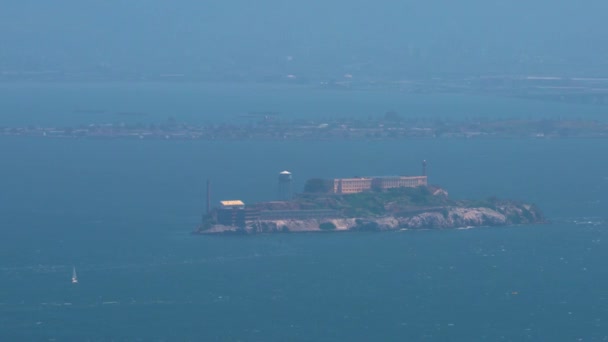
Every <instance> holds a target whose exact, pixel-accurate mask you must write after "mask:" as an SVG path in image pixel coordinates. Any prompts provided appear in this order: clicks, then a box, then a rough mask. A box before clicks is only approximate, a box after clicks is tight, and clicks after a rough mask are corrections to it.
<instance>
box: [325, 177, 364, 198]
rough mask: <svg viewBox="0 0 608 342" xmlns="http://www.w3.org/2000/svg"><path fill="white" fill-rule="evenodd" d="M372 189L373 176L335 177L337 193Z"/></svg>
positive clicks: (351, 192) (352, 192)
mask: <svg viewBox="0 0 608 342" xmlns="http://www.w3.org/2000/svg"><path fill="white" fill-rule="evenodd" d="M371 189H372V178H368V177H360V178H336V179H334V189H333V190H334V193H335V194H354V193H358V192H363V191H369V190H371Z"/></svg>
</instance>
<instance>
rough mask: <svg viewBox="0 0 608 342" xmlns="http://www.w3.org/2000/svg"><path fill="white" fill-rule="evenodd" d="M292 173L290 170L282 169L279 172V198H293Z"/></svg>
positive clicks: (282, 199)
mask: <svg viewBox="0 0 608 342" xmlns="http://www.w3.org/2000/svg"><path fill="white" fill-rule="evenodd" d="M292 180H293V178H292V175H291V172H289V171H281V172H280V173H279V194H278V195H279V200H280V201H288V200H290V199H291V197H292V194H291V188H292Z"/></svg>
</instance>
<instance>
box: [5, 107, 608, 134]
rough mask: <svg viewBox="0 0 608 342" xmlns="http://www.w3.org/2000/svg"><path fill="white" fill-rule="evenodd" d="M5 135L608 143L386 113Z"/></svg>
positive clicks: (561, 127) (498, 123) (25, 130)
mask: <svg viewBox="0 0 608 342" xmlns="http://www.w3.org/2000/svg"><path fill="white" fill-rule="evenodd" d="M0 135H1V136H26V137H46V138H109V139H144V140H145V139H165V140H402V139H409V138H607V137H608V123H606V122H602V121H597V120H559V119H558V120H549V119H539V120H522V119H494V120H493V119H479V120H446V119H403V118H401V117H400V116H399V115H398V114H396V113H392V112H389V113H386V114H385V115H384V116H383V117H382V119H335V120H328V121H318V120H315V121H312V120H298V119H294V120H291V121H289V120H279V119H278V118H277V117H276V116H260V117H259V118H257V120H255V121H248V120H243V121H242V122H236V123H234V122H230V123H215V124H201V125H194V124H186V123H179V122H176V121H175V120H174V119H169V120H167V121H165V122H161V123H150V124H141V123H138V124H129V123H107V124H103V123H96V124H88V125H79V126H76V127H41V126H34V125H29V126H27V127H1V126H0Z"/></svg>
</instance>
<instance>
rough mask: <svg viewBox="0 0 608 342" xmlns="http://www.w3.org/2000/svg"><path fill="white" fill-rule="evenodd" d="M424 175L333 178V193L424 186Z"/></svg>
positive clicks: (425, 179) (425, 183)
mask: <svg viewBox="0 0 608 342" xmlns="http://www.w3.org/2000/svg"><path fill="white" fill-rule="evenodd" d="M426 185H427V177H426V176H384V177H358V178H335V179H333V193H335V194H355V193H359V192H364V191H371V190H377V191H382V190H387V189H393V188H415V187H418V186H426Z"/></svg>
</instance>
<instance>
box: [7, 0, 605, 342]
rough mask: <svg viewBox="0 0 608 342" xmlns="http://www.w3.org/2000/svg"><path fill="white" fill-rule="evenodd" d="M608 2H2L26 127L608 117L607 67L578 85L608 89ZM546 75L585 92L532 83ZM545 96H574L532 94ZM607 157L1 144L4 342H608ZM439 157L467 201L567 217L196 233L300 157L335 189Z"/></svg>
mask: <svg viewBox="0 0 608 342" xmlns="http://www.w3.org/2000/svg"><path fill="white" fill-rule="evenodd" d="M607 10H608V3H607V2H606V1H600V0H589V1H584V2H573V1H565V0H551V1H549V0H535V1H510V2H495V1H494V2H493V1H486V0H484V1H482V0H466V1H458V2H450V3H447V2H445V3H437V2H428V1H427V2H422V1H415V0H405V1H402V0H399V1H397V0H394V1H393V0H386V1H383V2H381V3H377V2H369V1H338V0H336V1H320V0H311V1H305V2H284V1H271V0H269V1H257V2H251V1H245V0H235V1H202V2H201V1H194V0H184V1H179V2H166V1H160V0H146V1H137V0H133V1H115V0H108V1H103V2H98V3H93V2H82V1H75V0H57V1H52V2H51V1H48V2H40V1H31V0H23V1H18V2H17V1H15V2H12V3H10V4H9V3H6V4H3V6H2V9H1V10H0V127H23V126H28V125H34V126H44V127H65V126H72V127H77V126H79V125H88V124H103V123H121V122H122V123H144V124H148V123H154V124H158V123H159V122H163V121H165V120H167V119H169V118H172V119H174V120H176V121H177V122H179V123H191V124H206V123H222V122H223V123H225V122H231V123H236V122H240V120H245V119H244V118H243V114H247V113H250V112H266V111H271V112H276V113H278V117H279V118H281V119H287V120H289V119H294V118H297V119H308V120H314V121H315V122H316V123H322V122H324V121H328V120H331V119H335V118H342V117H349V118H360V119H367V118H369V117H372V118H377V117H380V116H382V115H384V113H386V112H387V111H396V112H398V113H399V114H400V115H401V116H402V117H404V118H408V119H411V118H416V119H421V120H435V119H442V120H464V119H470V120H491V119H513V118H519V119H532V120H536V119H538V120H542V119H567V120H579V119H580V120H600V121H605V120H606V108H608V107H606V106H602V105H592V104H580V103H582V102H585V101H587V103H604V104H605V103H608V97H606V96H605V94H606V89H605V88H606V84H605V81H601V82H599V83H597V82H595V81H593V82H591V83H586V84H585V87H583V88H584V89H583V90H580V89H579V88H577V86H578V85H579V84H574V86H573V84H571V83H569V82H570V81H572V78H579V79H580V78H605V77H606V71H605V70H606V60H607V59H606V57H607V56H608V55H607V54H608V50H607V47H608V45H607V44H605V37H606V35H605V33H606V29H605V16H606V15H605V13H606V12H607ZM528 76H540V77H549V79H550V80H553V79H554V78H557V79H559V80H560V81H559V82H563V83H565V86H564V84H562V83H559V82H558V84H557V86H558V87H557V88H555V86H556V84H554V83H551V82H553V81H550V82H548V84H545V83H542V82H541V83H539V84H536V83H535V84H533V85H534V87H531V88H526V87H521V88H518V87H519V86H521V84H518V83H517V82H514V83H510V82H511V81H512V80H514V79H517V80H522V79H523V80H526V79H527V77H528ZM485 79H491V80H499V81H498V82H497V83H496V84H492V85H493V86H495V88H492V92H490V91H488V92H485V91H487V89H484V88H483V87H481V88H479V87H478V85H479V84H475V83H474V81H476V80H485ZM504 80H507V81H506V82H505V83H501V82H502V81H504ZM344 82H346V83H347V84H348V86H346V87H344V86H343V85H344ZM408 82H420V84H423V85H424V87H422V88H421V89H419V88H416V87H410V88H408V85H411V84H414V83H408ZM472 82H473V83H472ZM594 82H595V83H594ZM602 82H603V83H602ZM446 84H449V85H450V87H446V88H444V86H445V85H446ZM482 84H484V83H482ZM351 85H352V87H351ZM526 85H529V84H526ZM537 85H539V86H538V87H536V86H537ZM501 87H506V89H507V91H506V92H501V91H503V90H504V89H503V88H501ZM509 87H512V88H509ZM560 87H562V88H560ZM532 88H533V90H538V89H542V91H548V93H549V94H550V95H552V96H553V95H555V94H557V95H558V96H553V98H554V99H558V100H563V101H564V102H557V101H553V102H551V101H541V100H534V101H533V100H526V99H520V98H516V97H521V96H522V95H529V94H527V93H526V91H529V90H530V89H532ZM497 89H498V90H499V91H498V90H497ZM547 89H549V90H547ZM556 89H558V90H556ZM564 89H566V90H564ZM439 91H441V93H440V92H439ZM561 91H565V92H567V91H570V93H568V94H570V95H572V94H574V95H575V96H574V97H573V98H574V101H572V102H576V101H577V100H581V99H582V100H581V101H578V102H579V104H575V103H566V102H565V101H566V100H568V101H570V100H572V99H573V98H567V99H566V98H565V97H564V98H562V97H561V95H560V92H561ZM554 92H555V93H554ZM579 92H580V93H579ZM490 93H491V94H492V95H482V94H490ZM589 93H591V94H592V96H591V97H584V96H583V97H581V98H577V97H576V96H578V95H580V94H583V95H588V94H589ZM535 94H536V93H535ZM542 94H544V95H546V94H547V93H542ZM542 94H541V95H542ZM499 95H501V96H499ZM538 98H543V97H542V96H540V97H537V99H538ZM246 120H250V119H246ZM607 150H608V140H605V139H573V138H563V139H529V138H525V139H410V140H407V139H405V140H400V141H319V142H310V141H307V142H298V141H280V142H278V141H263V142H262V141H221V140H219V141H165V140H146V139H143V140H111V139H107V140H95V139H51V138H48V139H46V138H36V137H23V136H22V137H19V136H0V156H1V158H2V167H0V189H1V190H0V340H1V341H86V340H89V341H606V340H608V332H607V331H608V330H607V329H606V322H605V320H606V313H607V312H608V295H607V294H606V288H608V272H607V271H606V267H605V260H607V258H608V248H606V246H605V245H606V242H607V241H608V234H607V232H608V217H607V216H606V213H607V212H608V210H607V209H608V207H607V205H608V195H607V193H608V171H607V170H608V159H607V158H606V157H605V154H606V151H607ZM423 159H425V160H427V161H428V173H429V181H430V183H431V184H437V185H440V186H443V187H445V188H446V189H447V190H448V191H449V193H450V196H451V197H453V198H478V199H483V198H485V197H489V196H497V197H500V198H510V199H519V200H523V201H527V202H532V203H535V204H536V205H538V206H539V207H540V208H541V209H542V210H543V211H544V213H545V215H546V216H547V218H548V219H549V220H550V221H551V222H550V224H546V225H535V226H512V227H493V228H490V227H483V228H476V229H453V230H408V231H399V232H387V233H374V234H372V233H343V234H342V233H335V234H334V233H329V234H325V233H321V234H273V235H257V236H246V237H243V236H240V237H235V236H191V235H190V232H191V231H192V230H193V229H194V228H195V227H196V226H197V224H198V223H199V222H200V217H201V214H202V210H203V208H204V207H205V202H204V196H203V192H204V185H205V181H206V180H207V179H210V180H211V182H212V199H213V201H214V203H216V202H217V201H219V200H223V199H241V200H243V201H245V203H250V202H256V201H266V200H273V199H276V197H277V184H276V181H277V175H278V173H279V172H280V171H282V170H285V169H287V170H289V171H291V172H292V173H293V175H294V183H295V184H294V188H295V189H296V190H297V191H300V190H301V189H303V186H304V182H305V181H306V179H308V178H311V177H349V176H361V175H395V174H405V175H417V174H419V173H420V172H421V161H422V160H423ZM73 267H75V268H76V269H77V270H78V277H79V283H78V284H72V283H71V277H72V269H73Z"/></svg>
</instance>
